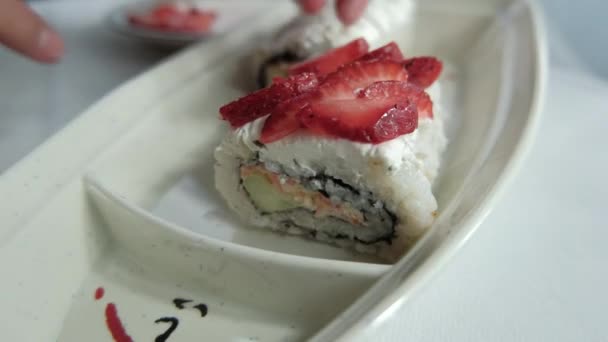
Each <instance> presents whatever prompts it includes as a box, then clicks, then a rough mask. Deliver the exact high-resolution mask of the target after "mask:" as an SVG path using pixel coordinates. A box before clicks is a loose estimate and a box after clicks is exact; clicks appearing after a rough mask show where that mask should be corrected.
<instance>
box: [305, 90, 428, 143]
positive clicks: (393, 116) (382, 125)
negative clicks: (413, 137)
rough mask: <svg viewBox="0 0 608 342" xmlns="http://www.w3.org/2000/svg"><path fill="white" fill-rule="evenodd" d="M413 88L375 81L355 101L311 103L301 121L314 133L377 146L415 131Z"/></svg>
mask: <svg viewBox="0 0 608 342" xmlns="http://www.w3.org/2000/svg"><path fill="white" fill-rule="evenodd" d="M413 89H414V88H412V87H409V86H408V85H407V83H405V82H400V81H388V82H377V83H374V84H372V85H371V86H370V87H367V88H366V89H364V90H362V91H361V92H359V95H358V96H357V97H354V98H350V99H347V98H324V99H323V100H321V101H312V102H311V106H310V108H311V111H310V113H309V114H308V115H305V116H302V117H301V121H302V124H303V125H304V126H305V127H307V128H308V129H309V130H310V131H312V132H313V133H317V134H324V135H327V134H330V135H333V136H335V137H339V138H344V139H348V140H353V141H359V142H366V143H380V142H383V141H387V140H390V139H393V138H395V137H398V136H400V135H403V134H407V133H411V132H413V131H414V130H415V129H416V127H417V125H418V112H417V109H416V102H415V101H414V100H415V96H413V95H412V93H413V92H414V90H413Z"/></svg>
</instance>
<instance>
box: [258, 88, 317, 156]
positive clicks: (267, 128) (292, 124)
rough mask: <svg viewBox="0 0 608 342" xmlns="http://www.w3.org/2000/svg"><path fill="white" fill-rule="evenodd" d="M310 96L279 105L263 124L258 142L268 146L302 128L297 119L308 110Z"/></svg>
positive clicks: (302, 96) (306, 95) (303, 96)
mask: <svg viewBox="0 0 608 342" xmlns="http://www.w3.org/2000/svg"><path fill="white" fill-rule="evenodd" d="M309 98H310V96H308V94H304V95H301V96H299V97H296V98H294V99H292V100H289V101H285V102H282V103H280V104H279V105H278V106H276V108H275V109H274V110H273V111H272V114H271V115H270V116H269V117H268V119H266V121H265V122H264V127H263V128H262V133H261V135H260V139H259V140H260V142H261V143H263V144H269V143H271V142H274V141H277V140H279V139H282V138H284V137H286V136H288V135H290V134H292V133H294V132H295V131H297V130H298V129H299V128H300V127H302V125H301V123H300V120H299V117H300V116H303V115H306V113H307V112H308V111H309V110H310V104H309V103H308V100H309Z"/></svg>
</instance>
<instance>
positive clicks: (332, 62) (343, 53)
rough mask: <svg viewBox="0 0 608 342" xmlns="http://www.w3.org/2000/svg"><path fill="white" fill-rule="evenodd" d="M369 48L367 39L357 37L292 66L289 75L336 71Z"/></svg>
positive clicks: (319, 73)
mask: <svg viewBox="0 0 608 342" xmlns="http://www.w3.org/2000/svg"><path fill="white" fill-rule="evenodd" d="M368 50H369V45H368V44H367V41H365V39H363V38H359V39H355V40H353V41H351V42H350V43H348V44H346V45H344V46H340V47H337V48H335V49H332V50H330V51H328V52H326V53H324V54H323V55H321V56H318V57H315V58H313V59H309V60H306V61H304V62H301V63H298V64H295V65H293V66H291V67H290V68H289V70H288V73H289V75H295V74H299V73H302V72H312V73H315V74H317V76H324V75H327V74H329V73H331V72H334V71H336V70H337V69H338V68H339V67H340V66H342V65H344V64H346V63H349V62H352V61H354V60H356V59H357V58H359V57H361V56H363V55H364V54H365V53H367V51H368Z"/></svg>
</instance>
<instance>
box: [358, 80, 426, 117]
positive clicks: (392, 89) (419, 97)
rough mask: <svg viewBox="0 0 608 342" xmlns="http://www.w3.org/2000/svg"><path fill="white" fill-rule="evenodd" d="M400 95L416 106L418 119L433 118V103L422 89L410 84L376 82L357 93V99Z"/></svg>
mask: <svg viewBox="0 0 608 342" xmlns="http://www.w3.org/2000/svg"><path fill="white" fill-rule="evenodd" d="M394 94H400V96H404V97H406V98H407V99H408V101H410V102H412V103H414V104H415V105H416V109H417V111H418V118H419V119H422V118H433V101H432V100H431V97H430V96H429V94H427V93H426V92H425V91H424V89H422V88H420V87H418V86H417V85H414V84H411V83H405V82H400V83H394V82H376V83H374V84H372V85H370V86H369V87H367V88H366V89H364V90H362V91H361V92H359V94H358V95H359V97H363V98H368V99H376V98H385V97H391V96H393V95H394Z"/></svg>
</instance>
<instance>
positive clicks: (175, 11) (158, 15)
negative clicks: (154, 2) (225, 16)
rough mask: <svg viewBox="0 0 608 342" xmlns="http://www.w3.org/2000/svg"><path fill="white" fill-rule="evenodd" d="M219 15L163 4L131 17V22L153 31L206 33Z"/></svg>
mask: <svg viewBox="0 0 608 342" xmlns="http://www.w3.org/2000/svg"><path fill="white" fill-rule="evenodd" d="M216 17H217V15H216V14H215V12H213V11H202V10H199V9H196V8H192V9H189V10H188V9H182V8H179V7H177V6H175V5H172V4H161V5H158V6H157V7H155V8H153V9H152V10H150V11H149V12H147V13H137V14H130V15H129V22H130V23H131V24H133V25H136V26H141V27H145V28H148V29H153V30H161V31H170V32H187V33H204V32H208V31H209V30H210V29H211V26H212V25H213V23H214V22H215V19H216Z"/></svg>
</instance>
